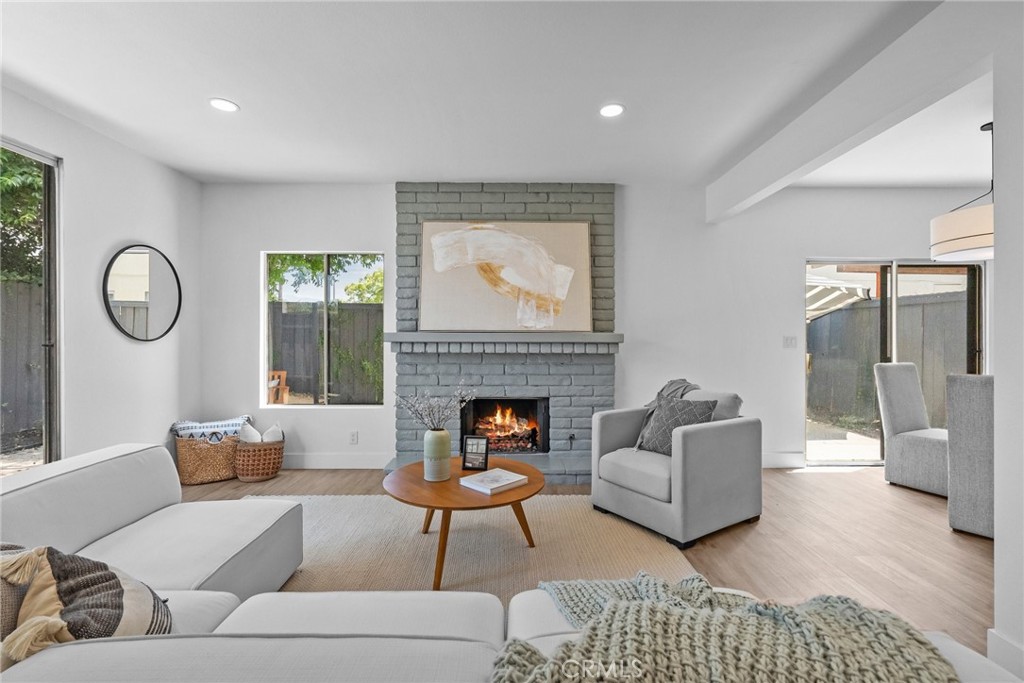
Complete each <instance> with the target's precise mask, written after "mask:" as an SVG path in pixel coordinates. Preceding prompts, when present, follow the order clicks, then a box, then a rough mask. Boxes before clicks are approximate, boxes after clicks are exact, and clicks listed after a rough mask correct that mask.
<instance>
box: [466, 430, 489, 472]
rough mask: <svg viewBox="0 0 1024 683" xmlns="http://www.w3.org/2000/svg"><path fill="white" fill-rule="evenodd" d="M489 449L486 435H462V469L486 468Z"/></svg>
mask: <svg viewBox="0 0 1024 683" xmlns="http://www.w3.org/2000/svg"><path fill="white" fill-rule="evenodd" d="M487 451H488V449H487V437H486V436H464V437H462V469H464V470H486V469H487Z"/></svg>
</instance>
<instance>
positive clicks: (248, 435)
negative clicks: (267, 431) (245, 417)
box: [238, 422, 263, 443]
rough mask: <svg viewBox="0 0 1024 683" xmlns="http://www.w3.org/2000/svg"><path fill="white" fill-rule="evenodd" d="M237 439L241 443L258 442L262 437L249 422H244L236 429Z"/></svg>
mask: <svg viewBox="0 0 1024 683" xmlns="http://www.w3.org/2000/svg"><path fill="white" fill-rule="evenodd" d="M238 440H239V441H241V442H242V443H259V442H260V441H263V437H262V436H260V433H259V432H258V431H257V430H256V428H255V427H253V426H252V425H251V424H249V423H248V422H246V423H245V424H243V425H242V428H241V429H239V430H238Z"/></svg>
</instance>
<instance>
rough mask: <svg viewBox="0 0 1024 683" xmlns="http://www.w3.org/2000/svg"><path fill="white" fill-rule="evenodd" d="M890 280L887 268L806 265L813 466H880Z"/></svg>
mask: <svg viewBox="0 0 1024 683" xmlns="http://www.w3.org/2000/svg"><path fill="white" fill-rule="evenodd" d="M889 280H890V267H889V266H888V265H887V264H883V263H857V264H843V263H809V264H807V271H806V291H805V310H806V316H805V317H806V325H807V356H806V382H807V420H806V450H805V453H806V455H807V462H808V464H837V463H851V462H881V459H882V448H881V427H880V421H879V417H878V406H877V402H876V400H875V379H874V374H873V373H874V366H875V363H877V362H879V361H880V360H882V359H883V358H884V356H885V354H886V353H887V351H886V348H885V340H886V337H887V329H886V328H887V321H888V317H889V316H888V310H887V308H886V303H887V300H888V297H887V296H886V294H887V292H888V290H889Z"/></svg>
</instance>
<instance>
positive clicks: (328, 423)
mask: <svg viewBox="0 0 1024 683" xmlns="http://www.w3.org/2000/svg"><path fill="white" fill-rule="evenodd" d="M395 224H396V219H395V188H394V185H327V184H325V185H251V184H250V185H232V184H212V185H204V186H203V201H202V226H203V230H202V242H201V244H202V252H203V257H202V259H203V287H202V289H203V299H204V300H203V307H202V308H203V312H202V344H203V353H202V395H203V402H202V411H201V414H197V415H195V416H194V417H196V418H202V419H212V418H216V417H227V416H232V415H240V414H249V415H252V416H253V418H254V421H255V423H256V426H257V427H258V428H259V429H260V430H261V431H262V430H265V429H266V428H267V427H269V426H270V425H272V424H273V423H275V422H278V423H280V424H281V427H282V428H284V430H285V434H286V436H287V439H286V446H285V451H286V453H285V455H286V459H285V467H314V468H335V467H339V468H347V467H382V466H383V465H384V464H386V463H387V462H388V461H389V460H390V459H391V458H393V457H394V448H395V416H394V410H395V409H394V402H393V400H392V397H393V396H394V376H395V362H394V354H392V353H391V351H390V349H388V348H385V350H384V376H385V380H384V405H382V406H325V407H319V406H309V407H300V406H287V407H282V406H274V407H265V408H261V407H260V404H261V398H260V397H261V394H262V392H264V391H265V390H266V389H265V387H266V380H265V378H261V368H262V364H261V360H262V359H261V358H260V338H261V335H262V334H263V330H262V328H261V321H260V311H261V308H262V306H263V299H262V290H261V286H260V281H261V273H262V263H261V255H260V253H261V252H265V251H310V252H317V251H332V252H347V251H352V252H360V251H366V252H384V272H385V287H384V301H385V304H384V331H385V332H393V331H394V329H395V304H394V301H393V299H394V292H395V289H394V286H395V281H394V277H395V275H394V273H395V267H394V263H395V260H394V254H395ZM352 430H358V432H359V444H358V445H356V446H351V445H349V432H350V431H352Z"/></svg>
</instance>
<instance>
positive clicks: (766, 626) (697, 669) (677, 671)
mask: <svg viewBox="0 0 1024 683" xmlns="http://www.w3.org/2000/svg"><path fill="white" fill-rule="evenodd" d="M541 588H543V589H544V590H546V591H547V592H548V593H550V594H551V596H552V597H553V598H554V599H555V600H556V602H557V603H558V605H559V607H560V609H561V610H562V613H563V614H564V615H565V617H566V618H567V619H568V620H569V622H570V623H572V624H573V625H574V626H575V627H577V628H582V633H581V634H580V636H579V637H578V638H577V639H576V640H575V641H570V642H566V643H563V644H562V645H560V646H559V647H558V649H557V650H556V651H555V652H554V654H553V655H552V656H551V658H548V657H545V656H544V655H543V654H541V652H540V651H539V650H537V649H536V648H535V647H533V646H532V645H530V644H528V643H525V642H523V641H521V640H511V641H509V642H508V643H507V644H506V645H505V647H504V649H503V650H502V652H501V653H500V654H499V655H498V659H497V661H496V662H495V669H494V674H493V677H492V681H494V682H495V683H541V682H555V681H558V682H562V681H564V682H565V683H581V682H582V683H586V681H588V680H590V681H608V682H616V681H619V682H622V683H636V682H637V681H649V682H652V683H653V682H657V683H670V682H673V681H678V682H680V683H683V682H686V683H690V682H692V681H713V682H715V683H718V682H721V683H733V682H744V683H745V682H747V681H752V682H764V683H779V682H789V681H792V682H794V683H796V682H799V683H807V682H811V681H813V682H822V683H824V682H830V683H831V682H834V683H848V682H850V681H862V682H865V683H867V682H869V681H878V682H885V683H890V682H901V681H905V682H907V683H910V682H914V683H920V682H922V681H927V682H929V683H931V682H946V681H958V680H959V679H958V678H957V675H956V672H955V671H954V670H953V667H952V666H951V665H950V664H949V662H947V661H946V660H945V659H944V658H943V657H942V655H940V654H939V652H938V650H936V649H935V646H933V645H932V644H931V643H930V642H929V641H928V640H927V639H926V638H925V637H924V636H923V635H922V634H921V633H920V632H919V631H917V630H916V629H915V628H914V627H912V626H911V625H910V624H908V623H906V622H905V621H903V620H902V619H900V618H899V617H897V616H896V615H894V614H891V613H889V612H883V611H880V610H872V609H868V608H866V607H864V606H862V605H861V604H859V603H858V602H856V601H855V600H853V599H851V598H847V597H842V596H834V595H827V596H819V597H816V598H813V599H811V600H808V601H807V602H804V603H802V604H799V605H795V606H784V605H776V604H774V603H772V602H758V601H756V600H752V599H750V598H745V597H741V596H737V595H733V594H727V593H715V592H714V591H713V590H712V588H711V585H710V584H708V582H707V580H706V579H704V577H702V576H700V575H698V574H694V575H692V576H690V577H687V578H686V579H684V580H683V581H682V582H680V583H679V584H678V585H676V586H673V585H670V584H669V583H667V582H666V581H662V580H660V579H657V578H655V577H652V576H649V575H647V574H644V573H643V572H641V573H640V574H638V575H637V577H636V578H635V579H633V580H624V581H560V582H550V583H543V584H541Z"/></svg>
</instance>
